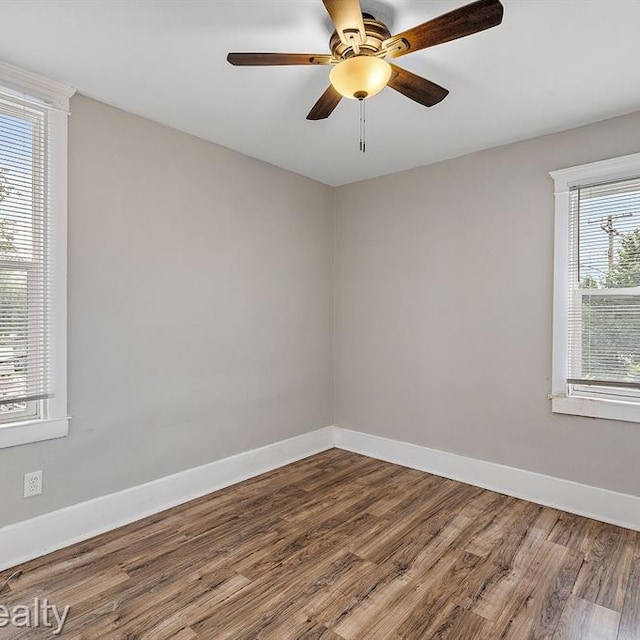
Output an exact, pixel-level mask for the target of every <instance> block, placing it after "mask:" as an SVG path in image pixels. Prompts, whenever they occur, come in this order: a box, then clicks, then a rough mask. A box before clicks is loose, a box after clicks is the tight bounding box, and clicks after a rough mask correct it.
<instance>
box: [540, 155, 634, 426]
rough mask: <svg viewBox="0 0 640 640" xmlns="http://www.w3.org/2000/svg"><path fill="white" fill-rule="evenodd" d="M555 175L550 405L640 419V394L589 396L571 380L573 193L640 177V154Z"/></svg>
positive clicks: (598, 415) (563, 409) (579, 413)
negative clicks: (573, 390) (596, 184)
mask: <svg viewBox="0 0 640 640" xmlns="http://www.w3.org/2000/svg"><path fill="white" fill-rule="evenodd" d="M549 175H550V176H551V177H552V178H553V180H554V185H555V189H554V197H555V223H554V266H553V274H554V293H553V355H552V379H551V394H550V396H549V397H550V399H551V410H552V411H553V412H554V413H563V414H569V415H576V416H587V417H591V418H605V419H609V420H625V421H628V422H640V398H639V399H638V400H637V401H635V400H631V399H629V398H627V399H616V398H615V397H599V398H598V397H588V396H579V395H572V393H571V387H572V385H570V384H569V383H567V378H568V370H569V332H568V314H569V264H570V260H571V255H570V243H569V240H570V236H569V223H570V215H571V213H570V198H569V193H570V190H571V189H572V188H575V187H577V186H586V185H588V184H592V183H594V182H605V181H608V180H624V179H625V178H634V177H638V176H640V153H635V154H631V155H627V156H623V157H619V158H610V159H608V160H602V161H599V162H592V163H589V164H583V165H578V166H575V167H569V168H567V169H559V170H557V171H551V172H549Z"/></svg>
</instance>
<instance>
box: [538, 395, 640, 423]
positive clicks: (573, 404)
mask: <svg viewBox="0 0 640 640" xmlns="http://www.w3.org/2000/svg"><path fill="white" fill-rule="evenodd" d="M551 411H553V412H554V413H564V414H568V415H572V416H587V417H589V418H604V419H606V420H624V421H626V422H640V403H636V402H624V401H621V400H603V399H601V398H582V397H580V396H565V397H555V398H552V399H551Z"/></svg>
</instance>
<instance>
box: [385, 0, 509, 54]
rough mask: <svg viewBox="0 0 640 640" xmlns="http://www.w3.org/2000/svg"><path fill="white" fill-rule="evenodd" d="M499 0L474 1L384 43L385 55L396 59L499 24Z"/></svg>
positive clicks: (500, 7) (500, 15)
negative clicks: (386, 51) (386, 53)
mask: <svg viewBox="0 0 640 640" xmlns="http://www.w3.org/2000/svg"><path fill="white" fill-rule="evenodd" d="M503 12H504V7H503V6H502V4H501V3H500V1H499V0H477V1H476V2H472V3H471V4H468V5H465V6H464V7H460V8H459V9H454V10H453V11H450V12H449V13H445V14H444V15H441V16H439V17H438V18H434V19H433V20H429V21H428V22H425V23H423V24H420V25H418V26H417V27H413V29H408V30H407V31H403V32H402V33H399V34H398V35H395V36H392V37H391V38H389V39H387V40H385V41H384V42H383V43H382V46H383V47H384V48H385V49H387V50H388V55H390V56H392V57H394V58H397V57H400V56H403V55H405V54H407V53H412V52H413V51H419V50H420V49H426V48H427V47H433V46H434V45H436V44H441V43H443V42H449V41H450V40H456V39H457V38H463V37H464V36H469V35H471V34H473V33H477V32H478V31H484V30H485V29H490V28H491V27H495V26H497V25H499V24H500V23H501V22H502V14H503Z"/></svg>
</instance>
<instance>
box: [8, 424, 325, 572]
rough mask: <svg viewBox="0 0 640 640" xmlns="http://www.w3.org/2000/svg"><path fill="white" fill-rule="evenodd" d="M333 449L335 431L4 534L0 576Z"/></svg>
mask: <svg viewBox="0 0 640 640" xmlns="http://www.w3.org/2000/svg"><path fill="white" fill-rule="evenodd" d="M332 447H333V430H332V428H331V427H325V428H323V429H317V430H316V431H312V432H310V433H305V434H303V435H300V436H296V437H294V438H290V439H288V440H282V441H280V442H276V443H274V444H270V445H267V446H266V447H261V448H260V449H253V450H252V451H246V452H244V453H240V454H238V455H235V456H231V457H229V458H224V459H223V460H217V461H216V462H212V463H210V464H206V465H203V466H201V467H195V468H193V469H187V470H186V471H182V472H180V473H176V474H174V475H170V476H166V477H164V478H160V479H158V480H154V481H152V482H147V483H146V484H142V485H139V486H137V487H132V488H130V489H125V490H124V491H119V492H117V493H112V494H109V495H106V496H102V497H100V498H95V499H93V500H89V501H87V502H81V503H80V504H75V505H72V506H70V507H66V508H64V509H60V510H58V511H54V512H52V513H46V514H44V515H42V516H38V517H36V518H32V519H30V520H24V521H22V522H18V523H16V524H12V525H8V526H6V527H3V528H0V571H1V570H3V569H7V568H9V567H13V566H15V565H18V564H21V563H22V562H26V561H27V560H32V559H33V558H37V557H39V556H42V555H44V554H46V553H49V552H51V551H55V550H57V549H61V548H63V547H66V546H68V545H70V544H73V543H75V542H80V541H82V540H86V539H87V538H91V537H93V536H95V535H98V534H100V533H104V532H105V531H110V530H112V529H116V528H117V527H121V526H122V525H125V524H129V523H130V522H134V521H135V520H140V519H141V518H144V517H146V516H149V515H152V514H154V513H159V512H160V511H164V510H165V509H169V508H171V507H175V506H176V505H178V504H182V503H184V502H188V501H189V500H193V499H194V498H198V497H200V496H203V495H206V494H207V493H211V492H212V491H217V490H218V489H222V488H224V487H228V486H230V485H232V484H235V483H237V482H241V481H242V480H247V479H248V478H253V477H254V476H257V475H260V474H261V473H265V472H267V471H271V470H272V469H276V468H278V467H281V466H284V465H286V464H289V463H291V462H295V461H296V460H301V459H302V458H306V457H307V456H310V455H313V454H314V453H319V452H321V451H326V450H327V449H331V448H332Z"/></svg>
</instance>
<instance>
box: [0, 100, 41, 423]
mask: <svg viewBox="0 0 640 640" xmlns="http://www.w3.org/2000/svg"><path fill="white" fill-rule="evenodd" d="M48 149H49V140H48V109H47V107H46V106H44V105H43V106H40V105H38V104H37V103H36V102H33V103H31V102H28V101H23V100H21V99H20V98H16V97H13V96H12V95H11V94H4V93H2V92H0V421H7V420H16V419H25V418H31V417H38V416H39V407H40V401H41V400H42V399H44V398H46V397H48V396H49V395H50V394H51V391H52V390H51V388H50V385H49V377H50V376H49V359H50V358H49V348H48V347H49V310H50V304H51V300H50V287H49V264H48V258H49V251H48V248H49V233H48V229H49V224H48V210H49V189H48V168H49V152H48Z"/></svg>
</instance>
